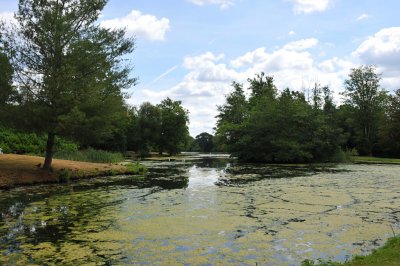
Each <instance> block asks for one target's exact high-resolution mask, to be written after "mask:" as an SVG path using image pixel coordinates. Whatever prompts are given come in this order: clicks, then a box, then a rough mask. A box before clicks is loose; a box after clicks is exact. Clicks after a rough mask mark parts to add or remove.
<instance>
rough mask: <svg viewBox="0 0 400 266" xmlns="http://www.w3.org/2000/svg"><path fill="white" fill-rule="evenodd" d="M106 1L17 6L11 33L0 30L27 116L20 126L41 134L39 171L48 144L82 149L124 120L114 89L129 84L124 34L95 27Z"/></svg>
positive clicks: (27, 0) (25, 1)
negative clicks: (62, 142)
mask: <svg viewBox="0 0 400 266" xmlns="http://www.w3.org/2000/svg"><path fill="white" fill-rule="evenodd" d="M106 3H107V1H106V0H57V1H53V0H20V1H19V4H18V12H17V13H16V19H17V21H18V25H14V26H12V27H6V26H4V25H3V27H2V28H1V44H0V45H1V49H2V50H3V51H4V53H5V54H7V55H8V56H9V59H10V62H11V65H12V66H13V68H14V70H15V72H16V75H15V83H16V84H17V87H18V92H19V94H20V100H19V101H18V102H16V103H14V105H18V106H19V107H20V110H21V112H23V113H25V114H26V113H29V114H30V116H29V117H26V116H23V117H25V118H28V119H25V121H23V122H24V126H25V127H26V128H28V130H35V131H40V132H47V135H48V140H47V149H46V159H45V163H44V166H43V167H44V168H45V169H49V168H50V166H51V161H52V149H53V145H54V137H55V136H56V135H65V136H69V137H72V138H76V139H77V140H78V141H80V140H82V139H85V141H87V140H90V139H93V138H103V139H107V138H109V137H110V135H112V134H113V133H114V132H112V127H113V122H112V121H115V118H116V116H121V115H122V114H124V113H125V114H126V107H125V106H124V99H123V93H122V89H124V88H128V87H130V86H131V85H133V84H134V83H135V78H131V77H130V74H129V73H130V68H129V66H128V65H127V64H124V60H123V56H124V55H126V54H129V53H131V52H132V51H133V49H134V41H133V39H130V38H126V37H125V31H124V30H109V29H105V28H101V27H100V26H99V25H98V24H96V21H97V19H98V17H99V15H100V12H101V10H102V9H103V8H104V6H105V5H106ZM117 120H118V119H117Z"/></svg>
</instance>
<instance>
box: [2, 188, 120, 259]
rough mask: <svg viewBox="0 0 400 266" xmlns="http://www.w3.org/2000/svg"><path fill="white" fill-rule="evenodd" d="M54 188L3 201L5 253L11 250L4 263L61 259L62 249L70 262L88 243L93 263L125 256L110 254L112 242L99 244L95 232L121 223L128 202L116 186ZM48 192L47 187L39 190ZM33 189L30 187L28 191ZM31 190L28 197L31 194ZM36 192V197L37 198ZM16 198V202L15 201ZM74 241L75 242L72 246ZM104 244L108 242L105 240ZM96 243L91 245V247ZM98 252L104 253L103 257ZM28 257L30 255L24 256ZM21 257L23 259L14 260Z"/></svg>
mask: <svg viewBox="0 0 400 266" xmlns="http://www.w3.org/2000/svg"><path fill="white" fill-rule="evenodd" d="M49 188H50V190H52V191H51V192H46V193H40V191H38V192H39V193H37V195H36V196H35V194H34V190H33V189H32V190H31V192H32V193H24V190H22V191H20V192H18V193H13V195H12V196H11V197H7V198H6V199H5V200H4V201H3V200H1V205H0V208H1V213H2V217H1V222H0V235H1V236H3V237H1V242H0V252H2V253H3V254H7V256H3V258H2V259H0V264H2V263H8V262H14V263H27V262H29V261H32V262H38V263H51V264H53V263H60V262H61V261H57V258H60V256H59V255H57V254H58V253H60V252H61V253H64V258H66V260H67V261H68V258H69V259H71V261H69V263H73V261H74V260H75V259H76V257H79V256H76V254H74V253H76V252H75V251H74V250H76V249H78V250H79V249H80V248H81V247H82V248H83V247H85V249H82V250H81V252H82V251H83V250H85V252H84V253H85V257H86V259H87V261H99V262H111V261H112V260H113V257H115V259H120V256H119V255H118V253H117V254H116V253H115V252H113V256H107V252H106V251H105V250H102V249H106V246H104V245H103V246H102V249H97V248H96V242H92V241H93V239H91V238H90V234H93V233H101V232H103V231H105V230H107V229H109V228H111V227H112V226H113V224H115V217H114V214H116V213H117V212H118V209H119V206H120V205H121V203H122V202H124V198H122V197H121V196H122V195H121V194H120V193H115V192H117V191H116V190H114V191H107V190H108V188H107V187H104V188H103V189H96V190H88V189H82V188H80V190H81V191H79V192H75V191H74V190H73V187H72V186H64V187H62V188H61V190H60V188H59V189H58V190H57V189H55V187H54V188H52V187H49ZM38 189H39V190H43V189H45V188H43V187H42V188H40V187H39V188H38ZM28 191H29V189H28ZM27 194H28V196H27ZM31 196H32V197H31ZM12 202H14V204H11V205H10V203H12ZM66 243H70V245H66ZM103 244H104V243H103ZM87 247H90V248H87ZM98 251H102V255H101V256H100V255H99V254H97V253H98ZM25 254H26V255H27V256H24V255H25ZM15 257H17V258H18V260H17V261H12V260H13V259H15Z"/></svg>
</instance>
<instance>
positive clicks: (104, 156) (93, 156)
mask: <svg viewBox="0 0 400 266" xmlns="http://www.w3.org/2000/svg"><path fill="white" fill-rule="evenodd" d="M54 158H57V159H64V160H71V161H80V162H92V163H119V162H122V161H123V160H124V156H123V155H122V154H121V153H117V152H108V151H102V150H95V149H92V148H89V149H86V150H79V151H59V152H56V153H55V154H54Z"/></svg>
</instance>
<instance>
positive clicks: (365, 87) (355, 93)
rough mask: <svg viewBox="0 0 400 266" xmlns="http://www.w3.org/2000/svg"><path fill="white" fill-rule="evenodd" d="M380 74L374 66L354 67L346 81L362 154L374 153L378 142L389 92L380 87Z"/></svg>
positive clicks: (347, 95) (345, 93)
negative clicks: (381, 120)
mask: <svg viewBox="0 0 400 266" xmlns="http://www.w3.org/2000/svg"><path fill="white" fill-rule="evenodd" d="M380 79H381V77H380V75H379V74H377V73H376V68H375V67H374V66H361V67H359V68H353V69H352V70H351V72H350V74H349V79H347V80H346V81H345V83H344V84H345V89H346V91H345V92H344V96H345V97H346V103H347V104H349V105H350V106H353V107H354V108H355V113H354V115H355V121H357V122H358V125H357V126H358V129H359V130H358V132H359V140H358V146H357V148H358V150H359V152H360V154H364V155H372V148H373V145H374V143H376V142H377V133H378V127H379V121H380V119H381V118H382V115H383V106H384V104H385V101H386V99H387V94H386V92H385V91H384V90H382V89H381V88H380V85H379V82H380Z"/></svg>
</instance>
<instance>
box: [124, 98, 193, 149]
mask: <svg viewBox="0 0 400 266" xmlns="http://www.w3.org/2000/svg"><path fill="white" fill-rule="evenodd" d="M129 118H130V119H129V120H130V121H129V124H128V127H127V131H126V136H127V147H126V148H127V149H128V150H133V151H137V152H138V153H139V154H140V155H141V156H147V155H148V154H149V152H150V151H157V152H158V153H159V154H160V155H161V154H162V153H163V152H167V153H168V154H169V155H174V154H177V153H179V152H180V151H182V149H185V147H186V145H187V140H188V138H189V130H188V126H187V125H188V123H189V117H188V111H187V110H186V109H184V108H183V107H182V105H181V102H180V101H173V100H171V99H170V98H167V99H165V100H163V101H162V102H161V103H160V104H157V105H152V104H151V103H148V102H146V103H143V104H142V105H141V106H140V107H139V108H132V109H131V110H130V115H129Z"/></svg>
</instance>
